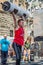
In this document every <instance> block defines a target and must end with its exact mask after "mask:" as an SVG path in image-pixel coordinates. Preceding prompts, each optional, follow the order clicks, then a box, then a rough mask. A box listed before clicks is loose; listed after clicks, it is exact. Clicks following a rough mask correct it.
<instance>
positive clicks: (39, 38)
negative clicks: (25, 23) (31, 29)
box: [34, 36, 43, 41]
mask: <svg viewBox="0 0 43 65" xmlns="http://www.w3.org/2000/svg"><path fill="white" fill-rule="evenodd" d="M34 41H43V36H37V37H35V38H34Z"/></svg>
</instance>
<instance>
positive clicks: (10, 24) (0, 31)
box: [0, 0, 26, 37]
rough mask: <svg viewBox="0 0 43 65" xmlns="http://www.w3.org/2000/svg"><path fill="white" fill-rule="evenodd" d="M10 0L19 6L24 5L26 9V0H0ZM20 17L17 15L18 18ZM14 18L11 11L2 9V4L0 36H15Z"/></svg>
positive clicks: (0, 8) (0, 0) (0, 7)
mask: <svg viewBox="0 0 43 65" xmlns="http://www.w3.org/2000/svg"><path fill="white" fill-rule="evenodd" d="M5 1H10V2H12V3H14V4H16V5H17V6H20V7H22V8H23V9H26V4H25V0H0V3H1V2H2V3H3V2H5ZM18 18H20V17H18V16H16V19H18ZM14 26H15V23H14V20H13V17H12V15H11V14H10V13H9V12H4V11H3V10H2V6H1V4H0V36H3V35H4V34H7V35H8V36H11V37H13V36H14Z"/></svg>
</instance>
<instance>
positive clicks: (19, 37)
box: [13, 28, 24, 46]
mask: <svg viewBox="0 0 43 65" xmlns="http://www.w3.org/2000/svg"><path fill="white" fill-rule="evenodd" d="M13 42H15V43H17V44H18V45H21V46H22V45H24V29H23V28H19V29H18V30H15V37H14V40H13Z"/></svg>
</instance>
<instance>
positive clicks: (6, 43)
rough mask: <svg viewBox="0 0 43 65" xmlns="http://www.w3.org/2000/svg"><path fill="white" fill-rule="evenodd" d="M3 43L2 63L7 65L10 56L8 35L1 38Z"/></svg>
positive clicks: (0, 42)
mask: <svg viewBox="0 0 43 65" xmlns="http://www.w3.org/2000/svg"><path fill="white" fill-rule="evenodd" d="M0 44H1V63H2V65H7V63H6V62H7V57H8V48H9V45H10V42H9V41H8V40H7V35H4V38H3V39H1V40H0Z"/></svg>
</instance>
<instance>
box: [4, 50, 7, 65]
mask: <svg viewBox="0 0 43 65" xmlns="http://www.w3.org/2000/svg"><path fill="white" fill-rule="evenodd" d="M7 57H8V51H6V52H5V53H4V59H5V60H4V64H5V65H6V64H7V63H6V62H7Z"/></svg>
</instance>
